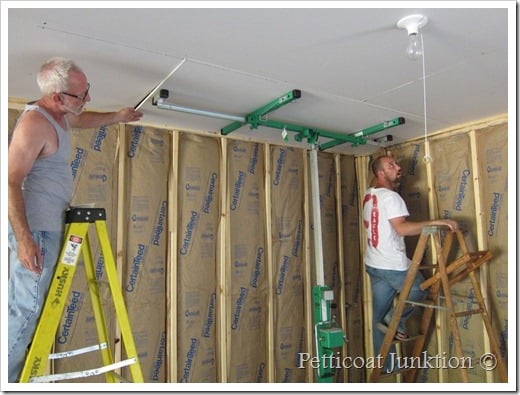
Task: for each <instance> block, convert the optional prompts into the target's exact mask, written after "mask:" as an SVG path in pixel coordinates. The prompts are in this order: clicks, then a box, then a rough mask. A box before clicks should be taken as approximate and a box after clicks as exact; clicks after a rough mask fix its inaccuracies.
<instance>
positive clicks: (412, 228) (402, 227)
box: [389, 217, 459, 236]
mask: <svg viewBox="0 0 520 395" xmlns="http://www.w3.org/2000/svg"><path fill="white" fill-rule="evenodd" d="M389 221H390V223H391V224H392V226H393V228H394V229H395V231H396V232H397V234H398V235H399V236H415V235H418V234H420V233H421V232H422V230H423V228H424V227H425V226H443V225H444V226H448V227H449V228H450V229H451V230H452V231H456V230H457V229H458V228H459V225H458V224H457V222H455V221H453V220H451V219H435V220H431V221H420V222H414V221H408V220H407V219H406V217H396V218H392V219H390V220H389Z"/></svg>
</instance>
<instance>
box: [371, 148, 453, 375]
mask: <svg viewBox="0 0 520 395" xmlns="http://www.w3.org/2000/svg"><path fill="white" fill-rule="evenodd" d="M371 170H372V173H373V174H374V177H375V178H374V181H373V182H372V185H373V186H371V187H370V188H369V189H368V190H367V191H366V192H365V197H364V199H363V225H364V228H365V230H366V235H367V249H366V253H365V268H366V271H367V273H368V274H369V276H370V282H371V285H372V333H373V341H374V352H376V353H379V350H380V349H381V345H382V343H383V339H384V333H385V331H386V329H387V326H388V324H389V323H390V320H391V319H392V313H393V300H394V297H395V296H396V294H397V293H398V292H399V291H400V290H401V287H402V285H403V283H404V280H405V278H406V275H407V272H408V268H409V266H410V262H411V261H410V259H408V257H407V256H406V248H405V243H404V236H414V235H418V234H420V233H421V231H422V229H423V228H424V227H425V226H433V225H446V226H448V227H449V228H450V229H451V230H453V231H454V230H457V228H458V225H457V223H456V222H455V221H452V220H449V219H446V220H433V221H422V222H412V221H408V220H407V219H406V217H408V216H409V215H410V213H409V212H408V209H407V207H406V203H405V202H404V200H403V198H402V197H401V196H400V195H399V194H398V193H397V192H395V190H396V187H397V185H398V181H399V179H400V178H401V168H400V167H399V165H398V164H397V163H396V162H395V160H394V159H393V158H392V157H390V156H380V157H378V158H376V159H375V160H374V161H373V162H372V165H371ZM423 281H424V278H423V277H422V275H421V274H420V273H419V272H418V273H417V276H416V278H415V282H414V284H413V286H412V289H411V291H410V295H409V296H408V300H411V301H420V300H422V299H424V298H425V296H426V294H427V292H426V291H423V290H421V288H420V284H421V283H422V282H423ZM412 312H413V306H410V305H408V306H407V307H406V308H405V310H404V312H403V315H402V317H401V321H400V323H399V327H398V329H397V332H396V335H395V337H396V339H400V340H403V339H406V338H407V337H408V335H407V333H406V326H405V323H406V320H407V319H408V318H409V317H410V315H411V313H412ZM390 352H394V353H395V348H393V349H391V350H390ZM389 362H390V361H389V359H388V360H387V361H386V364H385V369H387V368H388V367H389V366H390V364H389Z"/></svg>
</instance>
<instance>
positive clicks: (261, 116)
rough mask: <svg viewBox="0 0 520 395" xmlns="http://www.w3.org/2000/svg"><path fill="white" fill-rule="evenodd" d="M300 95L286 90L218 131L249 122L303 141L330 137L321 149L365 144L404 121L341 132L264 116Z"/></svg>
mask: <svg viewBox="0 0 520 395" xmlns="http://www.w3.org/2000/svg"><path fill="white" fill-rule="evenodd" d="M300 97H301V91H300V90H299V89H293V90H292V91H290V92H287V93H286V94H285V95H283V96H281V97H279V98H277V99H275V100H273V101H271V102H269V103H267V104H266V105H264V106H262V107H260V108H259V109H257V110H256V111H253V112H252V113H250V114H249V115H247V116H246V117H244V120H243V121H242V120H240V121H236V122H233V123H231V124H229V125H227V126H225V127H223V128H222V129H221V130H220V132H221V134H222V135H227V134H230V133H231V132H234V131H235V130H237V129H239V128H240V127H242V126H244V125H247V124H249V125H250V126H251V129H257V128H258V126H265V127H270V128H274V129H280V130H286V131H291V132H296V133H297V134H296V135H295V136H294V139H295V140H296V141H303V139H305V138H306V139H307V140H308V142H309V143H310V144H314V143H316V141H317V139H318V137H320V136H322V137H326V138H328V139H331V140H330V141H328V142H326V143H324V144H320V147H319V149H320V150H322V151H323V150H326V149H329V148H332V147H335V146H337V145H340V144H343V143H347V142H349V143H352V145H353V146H358V145H362V144H365V143H366V142H367V139H366V137H367V136H369V135H371V134H374V133H379V132H381V131H383V130H385V129H388V128H392V127H394V126H398V125H402V124H404V122H405V120H404V118H403V117H399V118H395V119H392V120H390V121H385V122H382V123H379V124H377V125H374V126H371V127H368V128H366V129H362V130H359V131H357V132H355V133H351V134H343V133H338V132H331V131H328V130H324V129H319V128H310V127H306V126H301V125H295V124H290V123H286V122H280V121H274V120H270V119H266V118H265V115H266V114H268V113H270V112H272V111H274V110H276V109H278V108H280V107H282V106H284V105H286V104H288V103H291V102H292V101H294V100H296V99H299V98H300Z"/></svg>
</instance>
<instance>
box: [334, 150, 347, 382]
mask: <svg viewBox="0 0 520 395" xmlns="http://www.w3.org/2000/svg"><path fill="white" fill-rule="evenodd" d="M334 165H335V169H336V226H337V232H338V265H339V281H340V284H341V287H340V291H339V295H338V296H339V298H338V303H337V305H338V309H339V322H340V325H341V329H343V333H344V334H345V335H346V334H347V315H346V308H345V306H346V296H345V293H346V290H345V259H344V258H345V256H344V254H345V251H344V248H343V240H344V237H343V232H344V227H343V199H342V195H341V156H340V154H334ZM347 347H348V345H347V344H346V343H343V347H342V356H343V357H345V356H347V351H348V350H347ZM348 372H349V370H348V369H343V373H344V376H343V382H345V383H348Z"/></svg>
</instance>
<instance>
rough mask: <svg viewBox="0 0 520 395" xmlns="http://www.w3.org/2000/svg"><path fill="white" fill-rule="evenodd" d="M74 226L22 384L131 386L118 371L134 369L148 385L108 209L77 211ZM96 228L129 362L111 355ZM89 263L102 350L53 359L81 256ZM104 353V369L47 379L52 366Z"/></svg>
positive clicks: (70, 216)
mask: <svg viewBox="0 0 520 395" xmlns="http://www.w3.org/2000/svg"><path fill="white" fill-rule="evenodd" d="M65 222H66V223H67V224H68V229H67V233H66V235H65V239H64V240H65V242H64V245H63V248H62V252H61V254H60V259H59V261H58V264H57V266H56V270H55V273H54V277H53V279H52V282H51V286H50V288H49V292H48V295H47V298H46V301H45V304H44V307H43V311H42V314H41V318H40V321H39V323H38V326H37V328H36V331H35V334H34V338H33V341H32V344H31V347H30V349H29V352H28V354H27V358H26V361H25V366H24V368H23V370H22V374H21V377H20V382H22V383H23V382H51V381H60V380H70V379H75V378H81V377H89V376H94V375H99V374H103V373H105V375H106V380H107V382H117V381H127V380H125V379H124V378H123V377H121V376H119V375H117V374H116V373H115V372H114V370H117V369H120V368H122V367H124V366H128V367H129V369H130V372H131V375H132V378H133V381H134V382H143V375H142V372H141V367H140V364H139V360H138V356H137V350H136V347H135V343H134V339H133V335H132V331H131V328H130V322H129V320H128V314H127V311H126V307H125V304H124V299H123V294H122V292H121V286H120V284H119V280H118V275H117V271H116V267H115V261H114V255H113V252H112V249H111V247H110V238H109V236H108V232H107V227H106V213H105V209H103V208H71V209H70V210H69V211H67V213H66V221H65ZM91 224H94V225H95V229H96V232H97V237H98V241H99V244H100V246H101V251H102V254H103V258H104V265H105V271H106V276H107V279H108V282H109V286H110V291H111V295H112V299H113V303H114V308H115V312H116V316H117V320H118V323H119V325H120V328H121V335H122V341H123V345H124V347H125V352H126V356H127V359H126V360H123V361H119V362H114V357H113V355H112V352H111V350H110V344H111V341H110V337H109V334H108V331H107V328H106V323H105V317H104V314H103V308H102V304H101V298H100V293H99V289H98V286H97V283H96V275H95V267H94V263H93V259H92V252H91V248H90V241H89V236H88V230H89V227H90V225H91ZM81 255H83V258H84V262H85V274H86V278H87V281H88V283H89V290H90V296H91V300H92V308H93V312H94V318H95V321H96V328H97V332H98V340H99V344H96V345H93V346H87V347H83V348H80V349H77V350H71V351H66V352H61V353H56V354H51V353H50V351H51V348H52V345H53V344H54V339H55V335H56V331H57V329H58V326H59V322H60V320H61V317H62V315H63V311H64V308H65V303H66V299H67V297H68V294H69V292H70V287H71V284H72V280H73V278H74V274H75V270H76V267H77V263H78V261H79V258H80V256H81ZM92 351H99V352H100V353H101V358H102V361H103V366H101V367H97V368H88V369H85V370H82V371H77V372H69V373H58V374H51V375H44V373H45V372H46V369H47V363H48V360H51V359H58V358H68V357H76V356H79V355H82V354H84V353H87V352H92Z"/></svg>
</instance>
